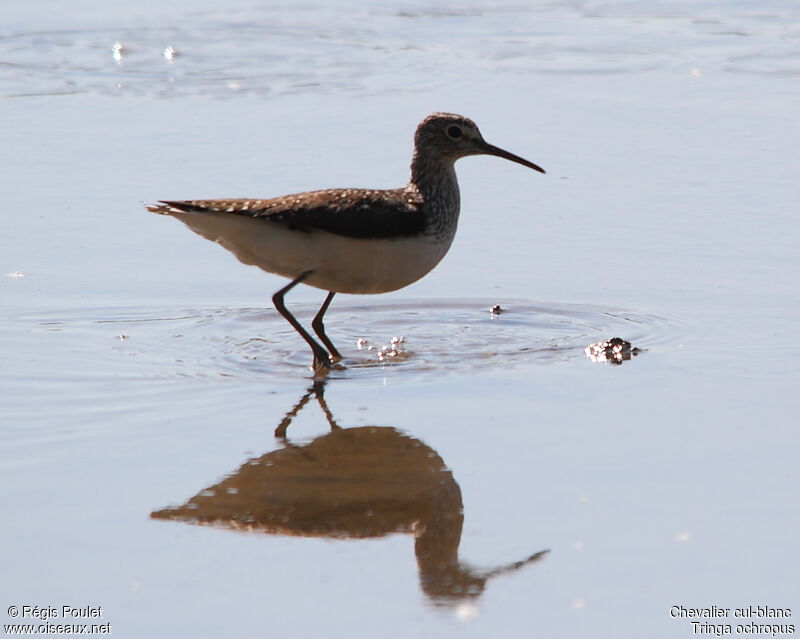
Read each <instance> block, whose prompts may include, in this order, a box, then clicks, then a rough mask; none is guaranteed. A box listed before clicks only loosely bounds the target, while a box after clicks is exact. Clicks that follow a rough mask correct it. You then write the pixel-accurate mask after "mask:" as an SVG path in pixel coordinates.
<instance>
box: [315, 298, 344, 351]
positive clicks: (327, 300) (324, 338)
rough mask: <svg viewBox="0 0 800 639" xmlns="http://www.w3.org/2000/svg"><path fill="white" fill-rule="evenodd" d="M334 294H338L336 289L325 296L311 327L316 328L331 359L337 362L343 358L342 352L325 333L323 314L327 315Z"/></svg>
mask: <svg viewBox="0 0 800 639" xmlns="http://www.w3.org/2000/svg"><path fill="white" fill-rule="evenodd" d="M334 295H336V293H335V292H334V291H329V292H328V297H326V298H325V301H324V302H323V303H322V306H321V307H320V309H319V312H318V313H317V315H316V316H315V317H314V321H313V322H311V327H312V328H313V329H314V332H315V333H316V334H317V337H319V338H320V339H321V340H322V343H323V344H325V347H326V348H327V349H328V352H329V353H330V354H331V360H332V361H334V362H335V361H338V360H340V359H342V354H341V353H340V352H339V351H337V350H336V347H335V346H334V345H333V342H332V341H331V340H330V338H329V337H328V336H327V335H326V334H325V324H323V323H322V316H323V315H325V313H326V311H327V310H328V307H329V306H330V305H331V301H332V300H333V296H334Z"/></svg>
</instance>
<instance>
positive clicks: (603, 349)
mask: <svg viewBox="0 0 800 639" xmlns="http://www.w3.org/2000/svg"><path fill="white" fill-rule="evenodd" d="M584 352H585V353H586V357H588V358H589V359H590V360H592V361H593V362H608V363H609V364H612V365H614V366H618V365H620V364H622V362H626V361H628V360H629V359H630V358H631V357H636V356H637V355H638V354H639V353H641V352H642V349H640V348H636V347H632V346H631V343H630V342H628V341H625V340H624V339H622V338H621V337H612V338H611V339H608V340H603V341H602V342H595V343H594V344H589V346H587V347H586V348H585V349H584Z"/></svg>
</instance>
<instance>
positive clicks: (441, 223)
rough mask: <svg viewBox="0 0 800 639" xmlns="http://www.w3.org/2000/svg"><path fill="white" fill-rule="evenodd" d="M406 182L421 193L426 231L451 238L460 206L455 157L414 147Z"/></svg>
mask: <svg viewBox="0 0 800 639" xmlns="http://www.w3.org/2000/svg"><path fill="white" fill-rule="evenodd" d="M408 186H409V188H413V189H415V190H416V191H417V193H419V195H420V196H421V197H422V201H423V206H424V208H425V213H426V217H427V223H428V227H429V231H430V232H431V233H433V234H435V235H437V236H448V237H449V238H450V239H452V237H453V235H455V231H456V225H457V223H458V212H459V209H460V206H461V204H460V196H459V192H458V180H457V179H456V171H455V161H454V160H451V159H444V158H439V157H432V156H431V155H428V154H425V153H420V152H419V150H415V151H414V157H413V159H412V160H411V181H410V183H409V185H408Z"/></svg>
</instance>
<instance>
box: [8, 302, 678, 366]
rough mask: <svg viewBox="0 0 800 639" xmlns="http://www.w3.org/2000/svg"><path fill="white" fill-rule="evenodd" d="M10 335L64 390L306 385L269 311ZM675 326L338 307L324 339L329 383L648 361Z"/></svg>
mask: <svg viewBox="0 0 800 639" xmlns="http://www.w3.org/2000/svg"><path fill="white" fill-rule="evenodd" d="M496 306H499V307H500V308H499V309H498V308H494V309H492V307H496ZM292 311H293V312H294V313H295V314H296V316H297V317H298V319H299V320H300V321H301V322H302V323H303V324H306V325H308V324H309V323H310V319H311V317H313V314H314V313H315V312H316V307H315V306H312V305H294V306H293V308H292ZM12 324H13V325H15V326H13V328H12V330H13V329H14V328H15V329H17V330H14V331H13V332H15V333H17V335H18V347H21V348H23V349H24V348H25V343H27V345H28V347H29V348H30V349H31V352H36V351H37V350H41V348H42V341H46V342H48V344H49V346H47V345H45V347H44V348H45V350H46V351H47V352H48V353H49V354H48V360H49V361H50V365H49V366H48V367H47V368H48V370H50V371H51V374H52V375H56V376H57V375H58V374H59V373H58V371H67V372H68V373H66V372H65V373H62V374H69V375H70V376H71V378H73V379H74V377H75V376H76V375H82V374H83V375H86V376H88V377H89V378H96V377H98V376H111V377H113V378H114V379H116V380H126V381H135V380H137V379H138V380H154V379H164V378H170V377H202V378H219V379H249V380H252V381H261V380H267V379H280V380H285V379H287V378H297V377H304V376H308V375H309V374H310V372H309V364H310V359H311V354H310V351H309V349H308V347H307V346H306V344H305V343H304V342H303V340H302V339H301V338H300V336H299V335H297V334H296V333H295V332H294V330H293V329H292V328H291V327H290V326H289V325H288V323H287V322H286V321H285V320H284V319H283V318H282V317H280V316H279V315H278V313H277V312H276V311H275V310H274V309H271V308H263V309H261V308H259V309H255V308H234V309H193V310H165V309H144V310H143V309H141V308H137V309H119V308H118V309H94V310H91V311H86V310H85V309H82V310H81V311H80V312H78V311H72V312H66V311H65V312H49V313H47V315H38V316H36V315H34V314H32V315H30V316H28V317H24V318H22V317H18V318H15V320H14V321H13V323H12ZM680 324H681V323H680V321H677V320H675V319H674V318H672V319H667V318H665V317H663V316H659V315H653V314H648V313H642V312H637V311H632V310H624V309H613V308H602V307H596V306H579V305H567V304H536V303H531V302H520V301H517V302H512V301H504V300H483V299H477V300H475V299H467V300H451V301H425V300H422V301H401V302H394V303H392V302H389V303H387V302H383V303H377V304H376V303H368V304H366V303H350V304H348V303H347V302H346V301H342V302H339V303H337V304H336V305H335V306H334V307H333V308H332V309H331V310H330V311H329V313H328V315H327V316H326V327H327V331H328V334H329V335H330V337H331V338H332V339H333V341H334V342H335V343H336V344H337V346H338V348H339V350H340V351H341V352H342V353H343V355H344V356H345V359H344V360H343V361H342V362H341V364H340V366H338V367H337V368H336V369H334V370H333V371H332V372H331V375H332V376H336V377H363V376H368V375H373V374H375V375H381V376H384V375H386V374H387V373H389V371H391V374H392V375H396V376H420V375H426V374H430V373H436V374H441V373H450V374H461V373H464V372H467V371H471V370H476V369H489V368H491V367H498V366H501V367H505V368H508V367H509V366H531V365H551V364H556V363H558V362H566V361H577V362H579V363H580V365H593V364H591V362H590V361H589V360H588V359H587V358H586V355H585V353H584V349H585V348H586V347H587V346H588V345H590V344H592V343H594V342H598V341H600V340H605V339H610V338H613V337H621V338H623V339H624V340H627V341H629V342H631V344H633V346H635V347H637V348H638V349H641V350H642V351H648V350H655V351H657V350H658V348H659V347H660V346H661V345H665V344H670V343H676V342H678V341H679V340H680V339H681V337H680V336H679V335H680V334H682V333H683V331H682V330H681V327H680ZM20 340H21V341H22V343H19V341H20ZM632 365H635V364H632ZM39 370H41V368H40V369H39Z"/></svg>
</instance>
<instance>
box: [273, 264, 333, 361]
mask: <svg viewBox="0 0 800 639" xmlns="http://www.w3.org/2000/svg"><path fill="white" fill-rule="evenodd" d="M312 272H313V271H305V272H303V273H300V275H298V276H297V277H296V278H294V279H293V280H292V281H291V282H289V283H288V284H287V285H286V286H284V287H283V288H282V289H281V290H279V291H278V292H277V293H275V295H273V296H272V303H273V304H275V308H277V309H278V312H279V313H280V314H281V315H283V316H284V317H285V318H286V321H287V322H289V324H291V325H292V327H293V328H294V330H296V331H297V332H298V333H300V336H301V337H302V338H303V339H304V340H306V343H307V344H308V345H309V346H310V347H311V352H312V353H314V369H315V370H318V369H320V368H330V366H331V360H330V358H329V357H328V353H327V352H326V351H325V349H324V348H322V346H320V345H319V344H318V343H317V341H316V340H315V339H314V338H313V337H311V335H309V334H308V332H307V331H306V329H304V328H303V327H302V326H301V325H300V322H298V321H297V320H296V319H295V317H294V315H292V314H291V313H290V312H289V311H288V309H287V308H286V306H285V305H284V303H283V296H284V295H286V293H288V292H289V291H290V290H292V289H293V288H294V287H295V286H297V285H298V284H299V283H300V282H302V281H303V280H304V279H306V278H307V277H308V276H309V275H311V273H312Z"/></svg>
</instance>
